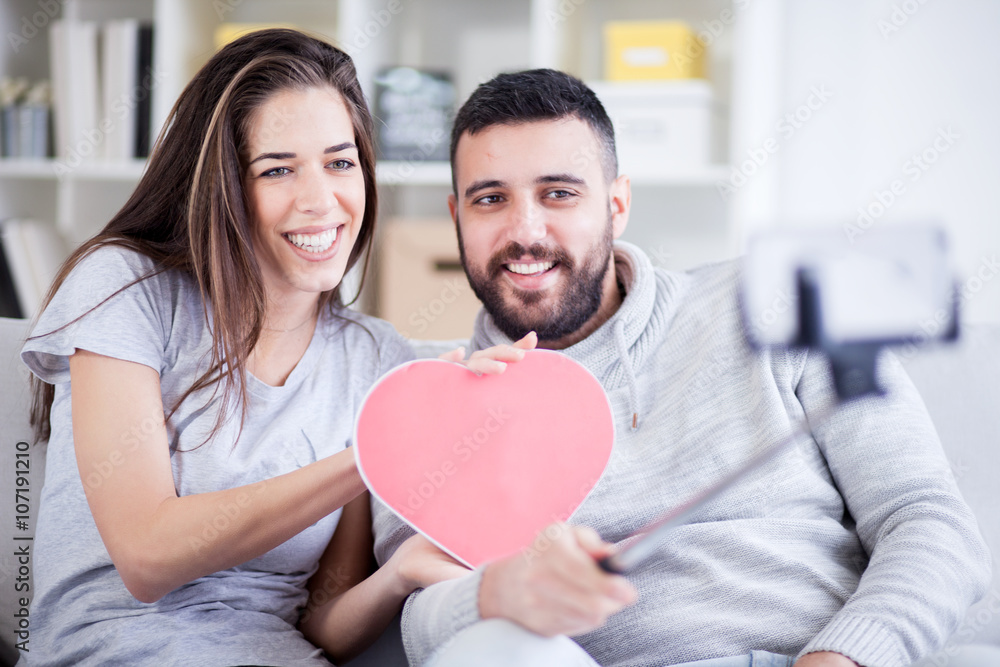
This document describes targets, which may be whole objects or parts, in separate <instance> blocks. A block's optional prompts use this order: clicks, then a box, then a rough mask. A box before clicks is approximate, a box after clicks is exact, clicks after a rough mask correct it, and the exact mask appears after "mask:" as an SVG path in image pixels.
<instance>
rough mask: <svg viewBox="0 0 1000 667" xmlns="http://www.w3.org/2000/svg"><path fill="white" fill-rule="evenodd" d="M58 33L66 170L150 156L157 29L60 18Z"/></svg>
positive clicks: (59, 140)
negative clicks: (90, 162) (97, 163)
mask: <svg viewBox="0 0 1000 667" xmlns="http://www.w3.org/2000/svg"><path fill="white" fill-rule="evenodd" d="M50 30H51V32H50V37H49V49H50V54H49V55H50V61H51V67H52V98H53V114H54V123H53V127H54V130H55V151H54V152H55V157H56V159H57V160H58V161H59V162H60V164H61V165H62V167H63V168H64V169H73V168H75V167H77V166H79V165H80V164H81V163H83V162H88V161H94V160H112V161H123V160H129V159H133V158H141V157H146V156H148V154H149V146H150V130H151V125H152V122H151V118H150V114H151V113H152V104H151V96H152V89H153V87H154V85H155V82H156V77H155V72H154V68H153V28H152V26H151V25H148V24H144V23H141V22H139V21H138V20H133V19H120V20H114V21H107V22H105V23H97V22H94V21H76V20H59V21H53V23H52V27H51V29H50ZM60 173H61V172H60Z"/></svg>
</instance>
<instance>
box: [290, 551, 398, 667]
mask: <svg viewBox="0 0 1000 667" xmlns="http://www.w3.org/2000/svg"><path fill="white" fill-rule="evenodd" d="M412 591H413V586H412V585H410V584H407V583H406V582H404V581H403V579H402V577H401V576H400V575H399V573H398V570H397V569H396V568H395V567H394V566H393V565H392V564H391V563H387V564H386V566H385V567H382V568H380V569H379V570H377V571H376V572H375V573H374V574H372V575H371V576H370V577H368V578H367V579H365V580H364V581H362V582H361V583H359V584H358V585H357V586H354V587H353V588H351V589H350V590H348V591H347V592H345V593H343V594H341V595H338V596H337V597H335V598H333V599H331V600H330V601H329V602H327V603H326V604H323V605H320V606H317V607H315V608H310V609H307V610H306V613H305V614H304V615H303V617H302V620H301V622H300V623H299V630H301V631H302V634H303V635H305V637H306V639H308V640H309V641H311V642H312V643H314V644H316V645H317V646H319V647H320V648H322V649H323V650H324V651H326V652H327V653H328V654H329V655H330V656H331V657H332V658H333V659H334V661H335V662H337V663H340V662H342V661H346V660H350V659H351V658H353V657H355V656H356V655H358V654H359V653H361V652H362V651H363V650H364V649H366V648H367V647H368V646H370V645H371V644H372V643H374V641H375V640H376V639H378V637H379V635H381V634H382V631H383V630H385V628H386V627H387V626H388V625H389V622H390V621H391V620H392V619H393V617H394V616H395V615H396V614H397V613H399V610H400V609H402V607H403V602H404V600H406V597H407V596H408V595H409V594H410V593H411V592H412Z"/></svg>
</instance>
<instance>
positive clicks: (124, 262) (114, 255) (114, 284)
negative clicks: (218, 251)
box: [60, 243, 185, 296]
mask: <svg viewBox="0 0 1000 667" xmlns="http://www.w3.org/2000/svg"><path fill="white" fill-rule="evenodd" d="M145 281H151V282H152V283H153V284H155V285H156V286H158V287H161V286H165V285H168V284H172V285H177V284H179V283H182V282H185V281H184V278H183V276H181V275H180V274H179V272H178V271H176V270H169V269H166V268H165V267H163V266H162V265H160V264H159V263H158V262H157V261H156V260H154V259H153V258H152V257H150V256H149V255H146V254H145V253H142V252H140V251H139V250H136V249H135V248H131V247H128V246H125V245H120V244H118V243H103V244H101V245H99V246H97V247H95V248H93V249H92V250H89V251H88V252H87V253H86V254H85V255H83V257H81V258H80V259H79V260H78V261H77V262H76V264H75V265H74V266H73V268H72V270H71V271H70V272H69V274H68V275H67V276H66V279H65V280H64V281H63V284H62V285H61V286H60V289H62V287H64V286H73V285H75V284H79V283H83V284H85V285H86V287H87V290H88V291H89V292H91V293H92V294H94V295H95V296H97V295H99V294H101V293H102V292H104V291H107V290H109V289H110V290H112V291H114V290H119V289H122V288H125V287H128V286H131V285H133V284H138V283H140V282H145ZM102 288H104V289H102ZM105 296H106V295H105Z"/></svg>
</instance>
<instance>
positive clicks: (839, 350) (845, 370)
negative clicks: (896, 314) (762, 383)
mask: <svg viewBox="0 0 1000 667" xmlns="http://www.w3.org/2000/svg"><path fill="white" fill-rule="evenodd" d="M796 278H797V283H798V285H797V287H798V294H799V323H800V336H799V340H798V341H797V342H796V346H799V347H807V348H812V349H819V350H821V351H823V352H824V353H826V355H827V357H828V358H829V361H830V370H831V374H832V375H833V384H834V390H835V391H836V394H837V399H838V400H837V401H836V402H835V403H834V404H833V405H832V406H831V407H829V408H827V409H826V410H824V411H821V412H820V414H818V415H817V416H815V417H813V418H812V419H811V420H810V422H811V425H812V427H813V428H815V426H816V425H817V424H821V423H823V422H825V421H826V420H827V419H829V418H830V417H831V416H833V414H834V413H835V412H836V411H837V410H838V409H839V407H840V406H841V405H843V404H844V403H845V402H847V401H849V400H852V399H854V398H859V397H861V396H869V395H883V394H884V393H885V392H884V391H883V390H882V389H881V387H879V385H878V383H877V382H876V379H875V358H876V356H877V355H878V351H879V349H881V347H882V344H880V343H872V342H865V343H853V344H839V345H837V344H832V343H831V342H830V341H829V340H827V339H826V338H825V336H824V330H823V321H822V310H821V308H820V298H819V291H820V290H819V285H818V281H817V279H816V276H815V274H814V273H813V272H812V271H810V270H808V269H800V270H799V272H798V275H797V277H796ZM956 334H957V332H956ZM809 433H810V428H809V427H808V425H807V424H805V423H803V424H801V425H799V426H798V427H797V428H796V429H795V430H793V431H792V432H791V433H789V434H788V435H787V436H785V437H784V438H783V439H781V440H780V441H778V442H777V443H775V444H773V445H771V446H770V447H768V448H767V449H765V450H764V451H763V452H761V453H760V454H758V455H757V456H755V457H754V458H752V459H750V461H748V462H747V463H746V464H744V465H743V466H742V467H740V468H739V469H737V470H735V471H734V472H732V473H730V474H729V475H727V476H726V477H724V478H723V479H722V480H720V481H719V482H717V483H716V484H714V485H713V486H710V487H709V488H708V489H706V490H704V491H702V492H701V493H700V494H698V495H697V496H695V497H694V498H692V499H691V500H689V501H688V502H686V503H684V504H683V505H681V506H679V507H677V508H676V509H674V510H672V511H670V512H668V513H667V514H665V515H663V516H662V517H661V518H659V519H657V520H656V521H654V522H653V523H651V524H649V525H648V526H646V527H644V528H642V529H641V530H640V531H638V532H637V533H634V534H633V535H632V536H631V537H630V538H629V540H633V538H637V539H634V541H632V543H631V544H629V545H628V546H626V547H624V548H622V549H620V550H619V551H618V552H617V553H614V554H612V555H610V556H606V557H605V558H603V559H601V560H600V561H598V565H599V566H600V567H601V569H602V570H604V571H606V572H611V573H614V574H623V573H625V572H627V571H629V570H631V569H632V568H633V567H635V566H636V565H638V564H639V563H641V562H642V561H644V560H646V559H647V558H649V557H650V556H652V555H653V554H654V553H656V551H657V550H658V549H659V548H660V545H661V544H662V543H663V540H664V539H665V537H666V535H667V533H669V532H670V530H671V529H673V528H676V527H677V526H680V525H683V524H684V523H685V522H686V521H687V520H688V519H689V518H691V516H692V515H694V513H695V512H697V511H698V510H700V509H701V508H702V507H704V506H705V505H707V504H708V503H710V502H712V501H713V500H715V499H716V498H718V497H719V496H720V495H722V494H723V493H725V492H726V491H728V490H729V489H730V488H732V487H733V486H735V485H736V484H738V483H739V482H740V481H741V480H742V479H743V478H745V477H746V476H747V475H749V474H750V473H751V472H753V471H754V470H757V469H758V468H760V467H761V466H763V465H764V464H765V463H767V462H768V461H770V460H771V459H773V458H775V457H776V456H778V455H779V454H781V453H782V452H784V451H785V450H786V449H788V448H789V447H791V446H792V445H793V444H795V442H796V441H797V440H798V439H799V438H801V437H803V436H808V435H809Z"/></svg>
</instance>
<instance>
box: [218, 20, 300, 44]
mask: <svg viewBox="0 0 1000 667" xmlns="http://www.w3.org/2000/svg"><path fill="white" fill-rule="evenodd" d="M266 28H292V29H298V27H297V26H294V25H292V24H291V23H220V24H219V26H218V27H217V28H216V29H215V50H216V51H218V50H219V49H221V48H222V47H223V46H225V45H226V44H228V43H229V42H231V41H233V40H234V39H236V38H237V37H241V36H243V35H245V34H247V33H248V32H256V31H257V30H264V29H266Z"/></svg>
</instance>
